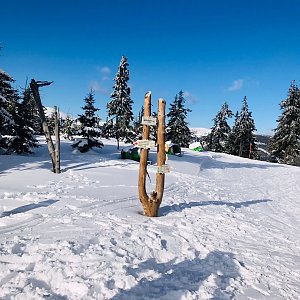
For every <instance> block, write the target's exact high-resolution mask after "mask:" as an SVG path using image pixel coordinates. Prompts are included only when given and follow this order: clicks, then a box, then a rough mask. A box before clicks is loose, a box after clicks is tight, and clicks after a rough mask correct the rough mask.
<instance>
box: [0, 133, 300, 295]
mask: <svg viewBox="0 0 300 300" xmlns="http://www.w3.org/2000/svg"><path fill="white" fill-rule="evenodd" d="M41 142H42V147H40V148H38V149H37V150H36V153H35V154H33V155H26V156H17V155H10V156H7V155H5V156H0V170H1V171H0V215H1V217H0V298H1V299H44V298H47V299H114V300H117V299H118V300H120V299H133V300H134V299H165V300H167V299H172V300H173V299H233V298H234V299H240V300H241V299H272V300H273V299H299V295H300V283H299V278H300V231H299V228H300V219H299V213H300V198H299V194H300V181H299V178H300V168H297V167H292V166H286V165H277V164H271V163H266V162H261V161H253V160H248V159H244V158H238V157H233V156H230V155H226V154H220V153H218V154H216V153H212V152H194V151H192V150H189V149H183V155H182V157H177V156H172V155H169V159H168V164H169V165H170V167H171V173H168V174H166V184H165V192H164V198H163V202H162V205H161V209H160V216H159V217H158V218H147V217H145V216H143V214H142V207H141V204H140V202H139V200H138V196H137V180H138V169H139V164H138V163H137V162H135V161H132V160H121V159H119V156H120V152H119V151H118V150H117V147H116V142H115V141H113V140H103V143H104V144H105V146H104V148H103V149H96V150H93V151H90V152H87V153H84V154H81V153H79V152H72V148H71V143H72V142H69V141H62V143H61V151H62V153H61V156H62V161H61V166H62V173H61V174H54V173H52V172H51V171H50V169H51V162H50V158H49V154H48V153H47V147H46V145H45V141H44V139H41ZM150 156H151V157H152V158H154V157H155V153H154V152H151V153H150ZM155 172H156V166H155V165H150V166H148V173H149V176H150V179H151V181H149V180H148V181H147V189H148V192H151V191H152V190H153V189H154V186H155Z"/></svg>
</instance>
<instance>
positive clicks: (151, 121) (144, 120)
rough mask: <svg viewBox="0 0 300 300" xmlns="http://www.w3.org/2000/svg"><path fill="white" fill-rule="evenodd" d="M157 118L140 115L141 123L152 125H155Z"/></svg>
mask: <svg viewBox="0 0 300 300" xmlns="http://www.w3.org/2000/svg"><path fill="white" fill-rule="evenodd" d="M156 122H157V119H156V118H155V117H142V124H143V125H148V126H153V125H156Z"/></svg>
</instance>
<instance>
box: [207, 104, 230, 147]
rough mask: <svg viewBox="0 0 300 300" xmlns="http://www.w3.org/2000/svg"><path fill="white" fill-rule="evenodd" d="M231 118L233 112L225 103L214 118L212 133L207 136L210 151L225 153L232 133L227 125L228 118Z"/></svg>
mask: <svg viewBox="0 0 300 300" xmlns="http://www.w3.org/2000/svg"><path fill="white" fill-rule="evenodd" d="M231 117H232V111H231V110H230V109H229V108H228V104H227V103H226V102H225V103H224V104H223V105H222V108H221V110H220V111H219V112H218V113H217V115H216V117H215V118H214V120H213V121H214V125H213V127H212V129H211V133H210V134H209V135H208V136H207V146H208V149H209V150H211V151H216V152H225V149H226V148H225V144H226V141H227V140H228V136H229V133H230V126H229V125H228V124H227V118H231Z"/></svg>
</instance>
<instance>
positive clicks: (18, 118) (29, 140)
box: [8, 90, 38, 154]
mask: <svg viewBox="0 0 300 300" xmlns="http://www.w3.org/2000/svg"><path fill="white" fill-rule="evenodd" d="M29 97H30V91H29V90H25V91H24V93H23V100H22V102H21V103H19V102H17V103H16V104H15V113H14V126H13V127H12V134H11V138H10V139H9V142H8V151H9V152H14V153H18V154H21V153H32V149H33V148H35V147H38V144H37V143H38V141H37V139H36V138H35V136H34V133H35V130H34V125H35V124H34V123H35V120H34V119H31V117H32V115H31V107H30V106H29V105H28V101H30V99H29Z"/></svg>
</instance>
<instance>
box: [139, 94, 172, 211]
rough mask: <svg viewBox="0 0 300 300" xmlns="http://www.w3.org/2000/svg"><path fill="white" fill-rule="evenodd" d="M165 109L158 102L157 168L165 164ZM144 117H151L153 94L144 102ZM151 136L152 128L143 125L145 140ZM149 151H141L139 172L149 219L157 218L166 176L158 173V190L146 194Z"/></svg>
mask: <svg viewBox="0 0 300 300" xmlns="http://www.w3.org/2000/svg"><path fill="white" fill-rule="evenodd" d="M165 107H166V102H165V101H164V100H163V99H159V102H158V132H157V167H161V166H162V165H164V164H165V161H166V153H165ZM144 116H145V117H150V116H151V93H150V92H148V93H147V94H146V95H145V101H144ZM149 134H150V126H148V125H143V140H148V139H149ZM148 155H149V149H141V157H140V170H139V182H138V188H139V198H140V201H141V203H142V206H143V209H144V213H145V215H146V216H148V217H157V216H158V209H159V206H160V204H161V202H162V197H163V192H164V183H165V174H164V173H159V172H157V174H156V189H155V191H154V192H152V193H151V194H150V197H149V196H148V195H147V192H146V175H147V160H148Z"/></svg>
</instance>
